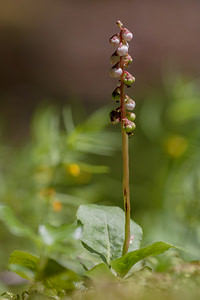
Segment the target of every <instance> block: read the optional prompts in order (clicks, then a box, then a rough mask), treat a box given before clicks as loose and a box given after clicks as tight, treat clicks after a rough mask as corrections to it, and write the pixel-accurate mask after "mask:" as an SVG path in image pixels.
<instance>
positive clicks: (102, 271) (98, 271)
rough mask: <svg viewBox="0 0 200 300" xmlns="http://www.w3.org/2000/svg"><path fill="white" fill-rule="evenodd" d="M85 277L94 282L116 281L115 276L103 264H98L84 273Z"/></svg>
mask: <svg viewBox="0 0 200 300" xmlns="http://www.w3.org/2000/svg"><path fill="white" fill-rule="evenodd" d="M85 275H87V276H88V277H90V278H91V279H94V280H95V279H97V280H98V279H99V278H108V279H116V276H114V274H113V273H112V272H111V271H110V269H109V268H108V266H107V265H106V264H104V263H101V264H98V265H96V266H95V267H93V268H92V269H90V270H88V271H86V272H85Z"/></svg>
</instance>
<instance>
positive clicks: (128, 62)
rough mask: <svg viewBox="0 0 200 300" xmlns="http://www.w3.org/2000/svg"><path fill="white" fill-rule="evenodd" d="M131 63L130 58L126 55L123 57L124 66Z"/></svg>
mask: <svg viewBox="0 0 200 300" xmlns="http://www.w3.org/2000/svg"><path fill="white" fill-rule="evenodd" d="M132 61H133V59H132V57H131V56H130V55H129V54H128V53H127V54H126V55H125V57H124V66H125V67H127V66H128V65H129V64H130V63H132Z"/></svg>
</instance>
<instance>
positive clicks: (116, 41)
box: [109, 33, 120, 47]
mask: <svg viewBox="0 0 200 300" xmlns="http://www.w3.org/2000/svg"><path fill="white" fill-rule="evenodd" d="M109 42H110V44H111V45H112V46H113V47H117V46H119V44H120V38H119V33H116V34H114V35H113V36H111V38H110V39H109Z"/></svg>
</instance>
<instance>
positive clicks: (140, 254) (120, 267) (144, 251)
mask: <svg viewBox="0 0 200 300" xmlns="http://www.w3.org/2000/svg"><path fill="white" fill-rule="evenodd" d="M170 248H174V246H173V245H170V244H167V243H164V242H156V243H154V244H151V245H149V246H147V247H144V248H141V249H139V250H135V251H132V252H129V253H127V254H125V255H124V256H122V257H120V258H118V259H115V260H113V261H111V266H112V268H113V269H114V270H115V272H116V273H117V274H118V275H119V276H120V277H124V276H125V275H126V274H127V273H128V272H129V270H130V269H131V268H132V267H133V266H134V265H135V264H136V263H137V262H139V261H141V260H142V259H144V258H146V257H148V256H152V255H158V254H161V253H163V252H165V251H167V250H168V249H170Z"/></svg>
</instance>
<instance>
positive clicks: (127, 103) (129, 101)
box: [125, 95, 135, 110]
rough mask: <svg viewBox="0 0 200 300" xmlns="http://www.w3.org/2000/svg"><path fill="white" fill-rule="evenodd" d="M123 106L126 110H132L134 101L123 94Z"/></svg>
mask: <svg viewBox="0 0 200 300" xmlns="http://www.w3.org/2000/svg"><path fill="white" fill-rule="evenodd" d="M125 107H126V109H127V110H134V108H135V101H134V100H133V99H131V98H130V97H129V96H127V95H126V96H125Z"/></svg>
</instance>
